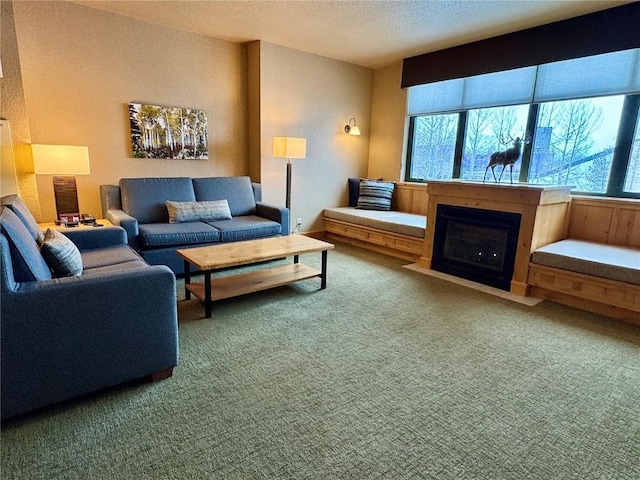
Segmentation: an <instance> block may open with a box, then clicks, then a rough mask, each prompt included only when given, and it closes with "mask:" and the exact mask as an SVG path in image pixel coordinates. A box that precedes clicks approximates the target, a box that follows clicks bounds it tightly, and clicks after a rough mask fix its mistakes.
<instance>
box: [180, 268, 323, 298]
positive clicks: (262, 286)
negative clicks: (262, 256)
mask: <svg viewBox="0 0 640 480" xmlns="http://www.w3.org/2000/svg"><path fill="white" fill-rule="evenodd" d="M320 276H322V271H321V270H318V269H316V268H313V267H309V266H308V265H304V264H302V263H294V264H292V265H284V266H281V267H275V268H265V269H262V270H257V271H255V272H249V273H242V274H239V275H229V276H226V277H219V278H212V279H211V300H212V301H215V300H222V299H224V298H230V297H236V296H238V295H244V294H246V293H252V292H259V291H262V290H268V289H270V288H276V287H281V286H283V285H288V284H290V283H294V282H299V281H301V280H308V279H310V278H315V277H320ZM186 287H187V290H189V291H190V292H191V293H193V295H195V297H196V298H197V299H198V300H200V301H201V302H205V301H206V299H205V286H204V283H203V282H199V283H189V284H187V285H186Z"/></svg>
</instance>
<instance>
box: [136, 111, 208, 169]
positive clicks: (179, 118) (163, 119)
mask: <svg viewBox="0 0 640 480" xmlns="http://www.w3.org/2000/svg"><path fill="white" fill-rule="evenodd" d="M129 123H130V126H131V149H132V155H133V157H134V158H166V159H175V160H206V159H208V158H209V148H208V132H207V114H206V112H205V111H204V110H195V109H190V108H181V107H165V106H160V105H149V104H144V103H129Z"/></svg>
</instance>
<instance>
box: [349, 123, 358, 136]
mask: <svg viewBox="0 0 640 480" xmlns="http://www.w3.org/2000/svg"><path fill="white" fill-rule="evenodd" d="M349 135H360V129H359V128H358V126H357V125H354V126H353V127H351V130H349Z"/></svg>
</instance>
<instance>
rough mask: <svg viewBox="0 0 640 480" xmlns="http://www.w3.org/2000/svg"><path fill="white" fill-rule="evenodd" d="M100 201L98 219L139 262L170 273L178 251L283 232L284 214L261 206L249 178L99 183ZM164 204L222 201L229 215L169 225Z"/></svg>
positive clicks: (178, 263) (178, 266) (179, 266)
mask: <svg viewBox="0 0 640 480" xmlns="http://www.w3.org/2000/svg"><path fill="white" fill-rule="evenodd" d="M100 200H101V202H102V215H103V217H104V218H106V219H108V220H109V221H111V223H113V224H114V225H119V226H121V227H123V228H124V229H125V230H126V231H127V236H128V241H129V245H130V246H131V247H132V248H133V249H135V250H136V251H137V252H139V253H140V255H141V256H142V258H144V259H145V260H146V261H147V262H148V263H150V264H152V265H167V266H168V267H169V268H171V270H173V271H174V272H175V273H176V274H182V273H184V263H183V261H182V259H181V258H180V257H179V256H178V255H177V254H176V253H175V252H176V250H178V249H182V248H190V247H199V246H203V245H213V244H216V243H220V242H237V241H242V240H252V239H256V238H265V237H272V236H278V235H288V234H289V210H288V209H287V208H284V207H278V206H274V205H268V204H266V203H263V202H262V189H261V185H260V184H258V183H252V182H251V179H250V178H249V177H242V176H238V177H205V178H189V177H173V178H123V179H121V180H120V182H119V185H101V186H100ZM167 201H169V202H174V203H178V204H182V205H187V204H191V205H193V204H194V203H195V204H203V203H205V202H221V201H222V202H225V201H226V204H228V208H229V213H230V215H229V216H228V218H224V219H213V220H212V219H207V218H203V219H199V218H197V216H196V217H192V218H191V220H188V221H180V220H179V221H177V222H175V223H170V214H169V210H168V208H167ZM196 206H197V205H196Z"/></svg>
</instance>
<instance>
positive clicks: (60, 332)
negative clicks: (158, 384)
mask: <svg viewBox="0 0 640 480" xmlns="http://www.w3.org/2000/svg"><path fill="white" fill-rule="evenodd" d="M1 201H2V206H0V253H1V257H0V273H1V275H2V302H1V306H0V309H1V311H0V314H1V317H0V318H1V326H0V331H1V337H2V343H1V347H0V348H1V356H2V365H1V375H2V377H1V390H2V391H1V397H0V399H1V411H2V418H3V419H5V418H8V417H12V416H15V415H18V414H21V413H24V412H28V411H30V410H34V409H37V408H39V407H43V406H45V405H49V404H53V403H56V402H59V401H62V400H66V399H70V398H73V397H76V396H79V395H83V394H86V393H90V392H94V391H97V390H100V389H103V388H106V387H110V386H113V385H117V384H120V383H123V382H127V381H130V380H134V379H138V378H142V377H148V376H150V377H152V378H157V379H159V378H164V377H168V376H170V375H171V373H172V369H173V367H175V366H176V365H177V362H178V320H177V304H176V280H175V275H174V274H173V272H171V270H170V269H168V268H167V267H163V266H149V265H148V264H147V263H146V262H144V261H143V260H142V259H141V258H140V256H139V255H138V254H137V253H136V252H134V251H133V250H132V249H131V248H129V246H128V245H127V237H126V233H125V231H124V230H123V229H122V228H120V227H96V228H90V227H86V228H78V229H69V230H68V231H65V232H64V233H63V234H58V233H55V232H50V233H51V234H54V235H55V236H57V237H59V238H60V239H61V240H62V244H64V245H66V246H68V245H69V244H70V243H71V242H72V246H71V248H73V245H75V248H77V251H76V252H75V257H76V258H77V252H79V255H80V258H81V265H80V269H81V272H76V274H75V275H73V276H64V277H58V278H56V276H55V275H53V274H52V269H51V268H50V264H51V260H49V263H47V261H46V260H45V256H43V252H45V251H48V250H46V248H45V247H46V245H45V243H46V242H45V243H43V241H44V236H43V233H42V232H41V231H40V229H39V228H38V225H37V223H36V222H35V220H34V219H33V217H32V216H31V214H30V212H29V210H28V209H27V208H26V206H25V204H24V203H23V202H22V201H21V200H20V198H19V197H16V196H15V195H12V196H8V197H3V198H2V199H1ZM48 237H49V235H48V236H47V238H48ZM68 239H70V240H71V242H69V241H68ZM46 258H47V259H49V257H48V256H47V257H46Z"/></svg>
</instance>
